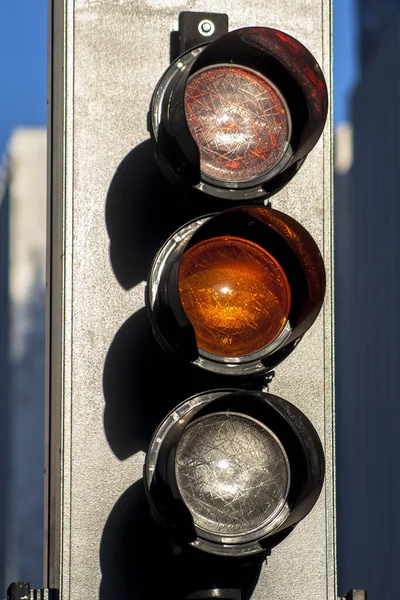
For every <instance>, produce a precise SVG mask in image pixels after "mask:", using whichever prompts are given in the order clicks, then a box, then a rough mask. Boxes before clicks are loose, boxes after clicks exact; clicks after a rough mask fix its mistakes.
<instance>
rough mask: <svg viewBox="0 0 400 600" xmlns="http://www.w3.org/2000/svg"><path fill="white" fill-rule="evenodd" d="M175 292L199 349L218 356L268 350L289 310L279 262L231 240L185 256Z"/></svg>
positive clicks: (198, 246) (258, 249) (218, 239)
mask: <svg viewBox="0 0 400 600" xmlns="http://www.w3.org/2000/svg"><path fill="white" fill-rule="evenodd" d="M179 292H180V298H181V302H182V306H183V308H184V310H185V313H186V315H187V317H188V319H189V320H190V322H191V323H192V325H193V328H194V330H195V333H196V340H197V345H198V347H199V348H200V349H202V350H203V351H205V352H208V353H210V354H217V355H219V356H227V357H228V356H230V357H232V356H244V355H248V354H253V353H255V352H257V351H259V350H261V349H262V348H264V347H265V346H268V345H269V344H270V343H271V342H272V341H273V340H274V339H276V337H277V336H278V335H279V333H280V332H281V331H282V329H283V328H284V326H285V324H286V321H287V318H288V315H289V311H290V287H289V283H288V280H287V277H286V275H285V272H284V271H283V269H282V267H281V266H280V265H279V263H278V262H277V260H276V259H275V258H273V257H272V256H271V254H270V253H269V252H267V251H266V250H264V249H263V248H261V247H260V246H258V245H257V244H255V243H254V242H251V241H249V240H245V239H241V238H238V237H233V236H221V237H215V238H211V239H207V240H204V241H202V242H199V243H198V244H196V245H195V246H193V247H192V248H189V250H187V252H185V253H184V255H183V257H182V261H181V265H180V271H179Z"/></svg>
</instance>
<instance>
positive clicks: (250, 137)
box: [185, 65, 291, 183]
mask: <svg viewBox="0 0 400 600" xmlns="http://www.w3.org/2000/svg"><path fill="white" fill-rule="evenodd" d="M185 115H186V121H187V124H188V127H189V130H190V133H191V134H192V136H193V138H194V140H195V141H196V143H197V146H198V148H199V151H200V169H201V172H202V173H203V175H205V176H207V177H210V178H212V179H217V180H219V181H225V182H227V183H240V182H246V181H252V180H254V179H257V178H259V177H261V176H263V175H264V174H265V173H267V172H268V171H270V170H271V169H272V168H273V167H274V166H275V165H276V164H277V163H278V162H279V160H280V159H281V158H282V156H283V155H284V154H285V152H286V150H287V147H288V143H289V139H290V133H291V126H290V117H289V111H288V108H287V105H286V102H285V100H284V99H283V96H282V95H281V94H280V92H278V90H277V88H276V87H275V86H274V85H273V84H272V83H271V82H270V81H269V80H268V79H267V78H266V77H264V76H262V75H260V74H259V73H256V72H255V71H253V70H252V69H249V68H246V67H239V66H234V65H217V66H212V67H207V68H205V69H202V70H200V71H198V72H197V73H195V74H194V75H193V76H192V77H191V78H190V79H189V81H188V84H187V87H186V91H185Z"/></svg>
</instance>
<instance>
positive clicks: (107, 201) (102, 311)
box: [47, 0, 336, 600]
mask: <svg viewBox="0 0 400 600" xmlns="http://www.w3.org/2000/svg"><path fill="white" fill-rule="evenodd" d="M182 10H195V11H210V12H221V11H224V12H227V13H228V14H229V18H230V28H231V29H235V28H238V27H242V26H246V25H264V26H270V27H276V28H279V29H282V30H284V31H287V32H288V33H290V34H292V35H294V36H295V37H297V38H298V39H299V40H300V41H302V42H303V43H304V44H305V45H306V46H307V47H308V48H309V49H310V50H311V51H312V52H313V53H314V54H315V56H316V58H317V60H318V61H319V62H320V64H321V66H322V68H323V70H324V72H325V75H326V78H327V80H328V84H330V70H331V65H330V52H331V48H330V43H331V29H330V27H331V14H330V2H329V1H328V0H322V1H321V2H315V0H301V1H300V0H297V1H295V0H274V1H270V2H269V3H265V2H263V1H261V0H252V2H249V1H248V2H243V3H237V2H236V3H235V2H233V1H230V0H229V1H228V0H226V1H224V2H217V1H216V0H207V1H204V2H198V1H193V2H183V1H182V0H146V1H141V2H139V1H138V0H54V2H53V13H52V23H53V27H54V31H57V32H58V34H57V35H54V36H53V62H52V67H51V69H52V75H53V84H54V87H53V91H52V111H51V123H52V138H51V139H52V171H51V172H52V174H53V178H52V198H53V202H52V213H51V214H52V218H51V219H52V220H51V223H52V232H53V233H52V237H51V239H52V248H51V252H52V255H51V256H52V258H51V261H50V263H49V265H50V275H51V277H50V283H51V286H50V288H51V289H50V300H51V304H50V310H51V312H50V315H51V316H50V323H51V325H50V328H49V335H50V340H51V342H49V346H48V347H49V348H51V352H50V350H49V353H48V356H49V374H50V373H51V374H52V379H51V384H49V385H48V388H49V390H50V392H49V394H50V398H51V404H49V406H51V413H50V414H51V415H52V416H50V417H49V420H50V422H51V424H52V425H51V430H50V431H51V438H50V441H49V444H50V453H49V460H50V464H51V471H50V479H49V507H50V508H49V512H48V527H49V532H48V533H49V537H48V557H47V558H48V571H47V582H48V585H50V586H51V587H59V586H61V592H62V597H63V599H64V600H65V599H67V598H68V599H70V600H78V599H79V600H80V599H81V598H82V597H85V598H90V599H92V598H93V599H94V598H97V597H100V598H101V600H111V598H112V597H135V598H136V597H137V598H138V600H139V599H140V594H139V592H138V593H137V594H136V595H135V594H134V592H132V591H131V592H129V595H127V594H128V592H127V589H128V588H124V587H123V586H124V585H125V584H124V582H121V581H120V579H121V577H122V576H124V575H125V574H129V569H127V568H126V567H125V566H124V565H122V564H121V565H118V564H116V562H115V561H118V560H119V559H118V557H115V556H114V558H113V557H112V556H111V555H112V554H114V555H115V553H117V554H118V553H119V552H121V553H122V554H123V552H124V548H123V547H122V546H123V544H122V546H121V544H118V536H117V537H115V535H116V534H115V531H117V530H121V528H122V529H124V521H123V519H124V515H126V514H128V513H129V514H130V517H129V519H128V521H127V523H126V527H127V528H128V527H133V526H134V525H133V524H132V523H134V519H135V515H134V512H135V510H137V511H139V504H140V501H141V491H140V483H135V482H138V480H140V478H141V475H142V466H143V458H144V451H145V449H146V441H147V440H148V436H149V434H150V431H149V430H150V423H152V424H153V422H154V425H155V424H156V422H157V421H158V419H159V416H160V415H161V414H162V413H163V412H164V413H165V412H166V410H164V411H162V410H161V409H160V402H161V403H162V402H164V403H165V406H167V407H168V406H173V405H174V404H177V402H178V401H180V400H181V399H183V398H184V397H185V395H184V394H186V395H188V394H187V393H186V392H187V390H190V389H191V384H192V382H191V381H185V382H182V381H181V379H182V377H184V376H185V374H184V373H183V374H182V373H180V372H177V371H176V369H174V368H173V367H171V365H170V363H168V361H167V360H164V359H163V357H162V355H160V354H159V353H158V350H157V349H156V348H155V347H154V344H153V342H152V341H150V336H149V331H148V323H147V320H146V317H145V315H144V310H143V296H144V279H145V278H146V273H147V269H148V267H149V264H150V260H151V257H152V255H153V254H154V252H155V251H156V249H157V248H158V246H159V245H160V243H162V241H163V239H165V238H166V237H167V234H168V232H169V231H170V230H172V229H173V228H174V226H176V225H178V224H179V222H183V221H184V219H183V218H182V215H181V216H180V217H179V215H176V214H175V213H174V211H172V213H174V214H173V216H172V217H171V216H168V215H169V211H168V206H172V204H171V203H173V199H174V195H176V194H178V195H179V192H177V191H176V190H174V189H173V188H171V186H164V185H161V184H160V183H159V179H158V178H157V175H155V173H156V171H155V166H154V163H153V161H152V154H151V150H150V148H149V144H148V142H145V140H147V139H148V134H147V131H146V114H147V110H148V106H149V101H150V97H151V93H152V91H153V88H154V86H155V84H156V82H157V80H158V78H159V77H160V75H161V74H162V72H163V71H164V69H165V68H166V67H167V66H168V62H169V32H170V31H172V30H173V29H176V27H177V16H178V13H179V12H180V11H182ZM60 74H61V75H60ZM62 74H63V76H62ZM143 142H144V143H143ZM132 148H135V150H133V152H131V150H132ZM330 153H331V134H330V123H328V125H327V127H326V129H325V133H324V136H323V138H322V139H321V140H320V141H319V142H318V144H317V146H316V148H315V149H314V150H313V151H312V153H311V154H310V156H309V157H308V159H307V161H306V163H305V165H304V167H303V168H302V169H301V171H300V173H299V174H298V175H297V176H296V177H295V178H294V180H292V182H291V183H290V184H289V185H287V186H286V187H285V188H284V189H283V190H282V191H281V192H280V193H279V194H277V195H276V196H274V197H273V198H272V205H273V206H274V207H276V208H278V209H279V210H283V211H285V212H287V213H289V214H290V215H292V216H293V217H295V218H296V219H298V220H299V221H300V222H301V223H302V224H303V225H304V226H305V227H306V228H307V229H308V230H309V231H310V232H311V233H312V235H313V236H314V237H315V239H316V241H317V243H318V244H319V246H320V248H321V250H322V252H323V254H324V259H325V264H326V268H327V276H328V291H327V296H326V300H325V305H324V309H323V311H322V313H321V315H320V316H319V318H318V320H317V322H316V323H315V324H314V326H313V327H312V329H311V330H310V331H309V332H308V333H307V334H306V336H305V338H304V340H303V341H302V342H301V344H300V345H299V347H298V348H297V349H296V351H295V352H294V353H293V354H292V355H291V356H290V357H289V358H288V359H287V360H286V361H285V362H284V363H283V364H282V365H280V366H279V367H278V368H277V369H276V376H275V378H274V379H273V382H272V384H271V386H270V391H271V392H272V393H274V394H277V395H282V396H283V397H284V398H286V399H287V400H289V401H291V402H293V403H294V404H295V405H297V406H298V407H299V408H300V409H301V410H303V411H304V412H305V414H306V415H307V416H308V417H309V418H310V419H311V421H312V422H313V424H314V426H315V427H316V428H317V430H318V432H319V434H320V436H321V439H322V440H323V443H324V447H325V453H326V459H327V476H326V484H325V487H324V490H323V493H322V494H321V497H320V499H319V501H318V503H317V505H316V507H315V508H314V510H313V511H312V512H311V514H310V515H309V516H308V517H307V518H306V519H305V520H304V521H303V522H302V523H301V524H300V525H299V526H298V527H297V528H296V530H295V532H294V533H293V534H292V535H290V536H289V537H288V538H287V539H286V540H285V541H284V542H283V543H282V544H281V545H280V546H278V547H277V548H276V549H274V550H273V551H272V554H271V556H270V558H269V559H268V564H267V566H264V567H263V569H262V572H261V574H260V578H259V581H258V584H257V587H256V589H255V591H254V593H253V596H252V598H254V599H256V600H261V599H265V600H322V599H326V600H333V599H334V598H335V597H336V590H335V550H334V498H333V496H334V474H333V394H332V382H333V373H332V371H333V367H332V360H333V345H332V288H331V285H330V282H331V276H332V273H331V265H332V246H331V227H332V223H331V165H330ZM121 163H122V165H121ZM117 169H118V171H117ZM49 377H50V375H49ZM177 382H180V383H179V389H178V390H177ZM233 383H234V382H233ZM203 389H205V388H204V387H203ZM152 403H154V405H153V404H152ZM58 449H59V451H60V462H59V464H58V463H57V459H56V458H55V455H56V454H57V452H58ZM60 473H61V475H60ZM135 502H139V504H137V505H135ZM131 506H132V507H136V508H133V509H132V511H130V507H131ZM137 514H139V512H137ZM121 523H122V524H121ZM118 528H119V529H118ZM114 534H115V535H114ZM113 536H114V537H113ZM132 536H133V537H134V536H135V531H134V530H133V531H132ZM121 539H122V538H121ZM123 540H124V541H123V543H124V544H125V543H126V535H125V537H124V538H123ZM121 543H122V542H121ZM122 554H121V557H122V558H121V560H122V561H123V560H124V559H123V556H122ZM154 560H156V559H154ZM113 561H114V562H113ZM131 567H132V577H138V576H140V574H139V573H138V572H137V571H136V572H135V569H134V565H133V564H132V565H131ZM157 568H158V567H157V566H156V565H152V564H150V565H149V569H153V570H154V576H155V577H156V576H157ZM124 569H125V570H124ZM127 576H128V575H127ZM118 580H119V581H118ZM126 585H128V584H127V583H126ZM115 586H116V587H115ZM118 586H119V587H118Z"/></svg>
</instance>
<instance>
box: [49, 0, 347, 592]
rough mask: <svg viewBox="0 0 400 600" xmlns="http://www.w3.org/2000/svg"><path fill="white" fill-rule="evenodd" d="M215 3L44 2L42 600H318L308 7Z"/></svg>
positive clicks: (327, 346)
mask: <svg viewBox="0 0 400 600" xmlns="http://www.w3.org/2000/svg"><path fill="white" fill-rule="evenodd" d="M167 4H168V5H167ZM228 4H229V6H227V12H228V13H229V19H230V22H231V26H232V28H233V31H231V32H228V30H227V29H228V28H227V16H226V15H220V14H215V13H183V14H181V16H180V18H179V21H180V27H179V32H175V33H178V36H176V35H173V36H171V40H170V35H169V34H170V32H171V29H172V28H173V27H174V26H175V25H174V23H175V19H176V18H177V17H178V15H177V12H178V11H177V10H176V4H175V7H174V6H173V3H171V4H169V3H168V2H167V3H165V2H164V3H154V2H150V3H147V4H145V5H143V7H142V6H141V7H140V8H138V9H137V7H135V6H134V5H133V4H132V3H129V2H119V3H115V2H112V1H111V0H110V2H108V1H107V0H106V2H102V3H97V2H90V3H85V2H79V3H64V4H63V5H62V3H55V9H54V14H53V15H52V19H53V24H54V31H57V35H55V36H54V37H53V40H52V43H53V45H54V48H53V52H52V53H51V57H52V60H53V61H54V62H53V65H52V73H53V87H52V103H53V107H54V110H53V112H52V113H51V114H52V136H53V137H52V138H51V147H50V152H51V155H52V173H53V178H52V179H51V185H52V189H51V197H52V202H53V208H52V212H51V223H52V227H51V239H50V247H51V249H52V251H51V257H50V273H51V278H50V282H51V285H50V290H49V295H50V307H51V311H50V315H49V331H50V332H51V336H50V338H49V340H48V360H49V365H48V374H49V385H48V390H49V398H51V402H50V401H49V403H48V409H49V410H48V419H49V424H50V425H49V430H50V438H49V440H50V441H49V454H48V464H47V472H48V473H49V479H48V485H49V491H48V500H49V501H48V517H47V526H48V540H47V541H48V543H47V563H46V565H47V574H46V585H47V587H49V588H57V589H60V596H61V597H63V598H68V597H70V598H72V597H97V595H99V597H100V599H101V600H114V598H116V597H121V598H127V599H128V600H130V599H133V598H135V600H136V599H140V600H150V599H152V598H158V597H163V596H165V597H176V598H196V597H197V598H206V597H207V598H210V597H220V598H225V599H228V598H230V599H232V598H234V599H235V600H236V599H238V598H240V597H241V598H249V597H250V596H251V594H253V597H254V598H266V599H272V598H273V599H274V600H294V599H296V600H306V599H307V600H309V598H312V599H314V598H315V600H319V599H320V598H321V599H322V598H326V599H327V600H334V599H335V600H336V589H335V556H334V489H333V488H334V478H333V466H334V465H333V441H332V435H333V433H332V432H333V427H332V419H333V409H332V356H333V351H332V342H331V335H332V332H331V302H332V296H331V266H332V265H331V229H330V226H331V224H330V211H331V186H330V159H331V148H330V130H329V127H326V128H325V129H324V124H325V120H326V118H327V115H328V92H327V86H326V84H325V79H324V75H323V74H322V70H321V69H320V67H319V66H318V62H319V63H320V64H321V67H322V68H323V71H324V74H325V77H326V80H327V83H328V84H329V75H330V58H329V53H330V49H329V43H330V42H329V40H330V28H329V27H330V26H329V7H328V5H327V4H326V3H323V5H321V4H320V3H314V2H306V3H304V2H302V3H296V2H290V3H285V2H282V1H281V0H280V1H279V2H278V1H275V0H274V1H273V2H270V3H267V4H265V3H263V2H260V1H259V0H255V2H253V3H252V4H251V6H250V5H246V4H244V5H240V4H238V3H236V4H234V3H228ZM61 5H62V7H61ZM209 8H210V10H218V7H217V4H216V3H215V2H214V3H213V2H212V3H211V4H210V6H209ZM136 9H137V10H136ZM150 17H151V18H150ZM256 25H257V26H256ZM258 25H262V26H258ZM60 32H61V34H62V35H61V34H60ZM177 37H178V38H179V39H178V40H177ZM298 40H301V42H300V41H298ZM170 41H171V42H172V45H174V44H175V42H176V41H178V42H179V46H180V51H179V52H178V53H176V52H175V51H172V55H173V56H172V61H171V64H170V66H168V58H167V56H168V51H169V50H170ZM308 48H310V50H311V51H310V50H309V49H308ZM178 54H179V55H178ZM314 55H315V56H316V57H317V59H318V60H316V58H314ZM165 69H166V70H165ZM163 70H165V73H164V75H162V72H163ZM160 76H161V79H160ZM328 87H329V85H328ZM60 107H61V108H60ZM146 115H147V119H146ZM104 200H105V202H106V210H105V211H104ZM104 212H105V214H104ZM322 256H323V260H322V258H321V257H322ZM147 270H148V273H149V274H148V278H147V283H146V282H144V281H143V280H144V278H145V275H144V272H146V271H147ZM324 298H325V300H324ZM50 375H51V378H50ZM322 448H323V450H322ZM143 469H144V470H143ZM193 475H194V476H193ZM266 558H267V562H266V561H265V559H266Z"/></svg>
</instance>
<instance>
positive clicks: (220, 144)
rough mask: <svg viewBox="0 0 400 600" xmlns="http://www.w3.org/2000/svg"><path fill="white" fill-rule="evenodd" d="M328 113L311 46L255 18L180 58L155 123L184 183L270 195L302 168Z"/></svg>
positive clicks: (239, 197)
mask: <svg viewBox="0 0 400 600" xmlns="http://www.w3.org/2000/svg"><path fill="white" fill-rule="evenodd" d="M198 41H199V42H200V39H199V40H198ZM204 41H207V40H206V38H205V39H204ZM327 113H328V92H327V88H326V84H325V79H324V76H323V74H322V72H321V69H320V67H319V65H318V63H317V61H316V60H315V58H314V57H313V56H312V54H311V53H310V52H309V51H308V50H307V48H305V47H304V46H303V45H302V44H301V43H300V42H299V41H298V40H296V39H295V38H293V37H292V36H290V35H288V34H287V33H284V32H283V31H278V30H276V29H271V28H267V27H245V28H242V29H237V30H235V31H231V32H230V33H226V34H225V35H222V36H220V37H219V38H217V39H216V40H215V41H213V42H210V43H208V44H204V45H202V46H198V47H196V48H195V49H193V48H191V49H189V50H187V51H186V52H185V53H184V54H183V55H181V56H179V57H178V58H177V59H176V60H175V61H174V62H173V63H172V64H171V66H170V67H169V68H168V69H167V70H166V72H165V73H164V75H163V76H162V78H161V79H160V81H159V82H158V84H157V86H156V88H155V91H154V94H153V98H152V101H151V106H150V112H149V129H150V133H151V136H152V139H153V142H154V147H155V152H156V156H157V159H158V162H159V164H160V166H161V168H162V169H163V170H164V171H165V173H166V175H167V176H169V177H170V178H171V179H172V180H173V181H175V182H176V183H178V184H184V185H192V186H194V187H195V188H197V189H199V190H201V191H203V192H205V193H207V194H211V195H213V196H217V197H219V198H224V199H227V200H232V201H243V200H256V199H261V200H263V199H265V197H267V196H268V195H270V194H272V193H274V192H276V191H277V190H278V189H279V188H280V187H282V186H283V185H284V184H285V183H287V181H288V180H289V179H290V178H292V177H293V176H294V175H295V173H296V172H297V170H298V168H299V167H300V166H301V163H302V161H303V160H304V159H305V157H306V156H307V154H308V153H309V152H310V150H311V149H312V148H313V147H314V145H315V144H316V142H317V141H318V138H319V137H320V135H321V133H322V130H323V128H324V125H325V121H326V117H327Z"/></svg>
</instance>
